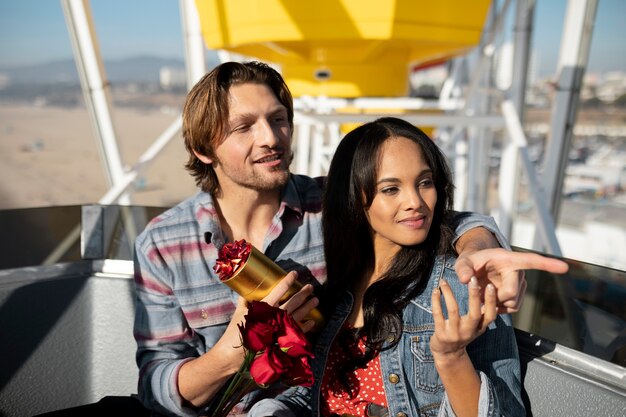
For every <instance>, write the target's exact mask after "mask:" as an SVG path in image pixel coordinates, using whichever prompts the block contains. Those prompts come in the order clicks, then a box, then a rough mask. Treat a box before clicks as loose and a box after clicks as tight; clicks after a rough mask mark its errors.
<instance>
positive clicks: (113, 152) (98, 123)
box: [61, 0, 130, 204]
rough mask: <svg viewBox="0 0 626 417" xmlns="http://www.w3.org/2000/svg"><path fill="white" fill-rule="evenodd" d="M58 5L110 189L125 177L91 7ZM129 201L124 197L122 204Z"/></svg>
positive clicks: (83, 0) (65, 0)
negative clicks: (60, 6)
mask: <svg viewBox="0 0 626 417" xmlns="http://www.w3.org/2000/svg"><path fill="white" fill-rule="evenodd" d="M61 5H62V6H63V12H64V14H65V21H66V24H67V28H68V31H69V34H70V39H71V41H72V49H73V51H74V60H75V61H76V66H77V68H78V75H79V76H80V83H81V88H82V90H83V94H84V96H85V104H86V106H87V112H88V113H89V116H90V118H91V120H92V123H91V124H92V126H93V127H94V130H95V134H96V137H97V139H98V145H99V149H100V153H101V156H102V159H103V160H104V166H105V171H106V177H107V181H108V184H109V186H110V187H113V186H115V185H116V184H118V183H119V181H120V180H121V179H122V177H123V176H124V168H123V165H122V159H121V156H120V152H119V149H118V146H117V141H116V135H115V130H114V128H113V121H112V117H111V114H112V113H111V108H112V107H111V99H110V94H109V82H108V80H107V78H106V74H105V71H104V65H103V63H102V57H101V55H100V47H99V45H98V38H97V36H96V33H95V29H94V25H93V18H92V15H91V7H90V6H89V1H88V0H61ZM129 202H130V200H129V199H127V198H126V199H123V202H121V203H122V204H124V203H129Z"/></svg>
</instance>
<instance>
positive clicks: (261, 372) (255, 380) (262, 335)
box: [212, 301, 313, 417]
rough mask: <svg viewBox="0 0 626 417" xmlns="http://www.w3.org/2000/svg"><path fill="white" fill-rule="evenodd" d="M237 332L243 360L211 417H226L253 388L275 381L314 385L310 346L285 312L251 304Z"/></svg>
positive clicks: (266, 305)
mask: <svg viewBox="0 0 626 417" xmlns="http://www.w3.org/2000/svg"><path fill="white" fill-rule="evenodd" d="M239 331H240V332H241V339H242V344H243V347H244V349H245V351H246V354H245V358H244V361H243V363H242V364H241V367H240V368H239V371H237V373H236V374H235V376H234V377H233V379H232V380H231V382H230V384H229V386H228V388H227V389H226V391H225V393H224V395H223V397H222V398H221V400H220V402H219V403H218V405H217V407H216V408H215V410H214V412H213V414H212V416H215V417H221V416H226V415H227V414H228V412H229V411H230V410H231V409H232V408H233V407H234V406H235V405H236V404H237V403H239V401H241V399H242V398H243V397H244V396H245V395H246V394H247V393H249V392H251V391H252V390H253V389H254V388H256V387H261V388H265V387H267V386H269V385H270V384H273V383H274V382H277V381H280V382H282V383H284V384H285V385H288V386H295V385H302V386H305V387H310V386H311V385H312V384H313V373H312V371H311V366H310V363H309V361H310V360H311V359H312V358H313V351H312V349H311V344H310V342H309V341H308V340H307V338H306V336H305V335H304V333H303V332H302V329H300V327H299V326H298V324H297V323H296V322H295V320H294V319H293V318H292V317H291V315H290V314H289V313H288V312H287V311H286V310H283V309H280V308H278V307H273V306H270V305H269V304H267V303H266V302H264V301H253V302H252V303H251V304H250V307H249V309H248V314H246V316H245V324H239Z"/></svg>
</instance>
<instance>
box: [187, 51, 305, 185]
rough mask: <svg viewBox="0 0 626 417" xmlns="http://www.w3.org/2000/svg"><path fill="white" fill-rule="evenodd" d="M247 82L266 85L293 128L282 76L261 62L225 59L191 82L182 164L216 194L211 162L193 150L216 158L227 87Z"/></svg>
mask: <svg viewBox="0 0 626 417" xmlns="http://www.w3.org/2000/svg"><path fill="white" fill-rule="evenodd" d="M246 83H253V84H264V85H267V86H268V87H269V88H270V90H272V92H273V93H274V95H275V96H276V98H277V99H278V101H280V103H281V104H282V105H283V106H285V107H286V108H287V118H288V120H289V127H290V128H291V131H292V132H293V98H292V97H291V92H290V91H289V88H288V87H287V84H286V83H285V80H284V79H283V77H282V76H281V75H280V74H279V73H278V72H277V71H276V70H274V69H273V68H272V67H270V66H269V65H267V64H264V63H262V62H257V61H253V62H245V63H239V62H225V63H223V64H220V65H218V66H217V67H215V68H214V69H213V70H212V71H211V72H209V73H208V74H206V75H205V76H204V77H202V78H201V79H200V81H198V82H197V83H196V85H194V86H193V88H192V89H191V91H190V92H189V94H188V95H187V99H186V101H185V107H184V110H183V138H184V140H185V148H186V149H187V152H189V159H188V160H187V163H186V164H185V168H187V169H188V170H189V171H190V172H191V174H192V175H193V177H194V178H195V180H196V184H197V185H198V186H199V187H200V188H201V189H202V190H203V191H206V192H208V193H211V194H213V195H215V194H216V193H217V192H218V191H219V183H218V180H217V176H216V175H215V170H214V169H213V165H212V164H205V163H204V162H202V161H201V160H200V159H198V157H197V156H196V155H194V153H193V151H196V152H197V153H198V154H200V155H204V156H206V157H208V158H211V159H212V160H214V161H216V160H217V156H216V155H215V148H216V147H217V146H218V145H219V144H220V143H221V142H222V141H223V140H224V139H225V138H226V136H227V135H228V130H229V125H228V119H229V91H230V87H231V86H233V85H240V84H246Z"/></svg>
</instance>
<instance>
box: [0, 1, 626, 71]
mask: <svg viewBox="0 0 626 417" xmlns="http://www.w3.org/2000/svg"><path fill="white" fill-rule="evenodd" d="M513 3H514V2H513ZM90 4H91V8H92V13H93V17H94V21H95V26H96V31H97V34H98V38H99V43H100V49H101V52H102V55H103V56H104V58H105V59H118V58H124V57H128V56H135V55H157V56H163V57H168V58H180V59H182V58H183V48H182V33H181V22H180V13H179V10H178V7H179V2H178V0H132V1H127V0H91V3H90ZM566 5H567V0H537V5H536V15H535V33H534V42H533V48H534V49H535V51H536V55H537V59H538V63H537V64H538V66H539V69H540V73H541V74H550V73H553V72H554V68H555V67H556V62H557V58H558V52H559V45H560V42H561V30H562V28H563V18H564V13H565V8H566ZM512 6H513V7H514V4H512ZM625 22H626V0H599V6H598V12H597V15H596V22H595V29H594V34H593V39H592V45H591V55H590V58H589V67H588V72H595V71H611V70H621V71H626V41H625V40H626V24H625ZM71 57H72V49H71V45H70V40H69V36H68V33H67V28H66V26H65V19H64V16H63V11H62V9H61V4H60V1H59V0H0V67H4V66H20V65H29V64H38V63H43V62H47V61H51V60H58V59H66V58H71Z"/></svg>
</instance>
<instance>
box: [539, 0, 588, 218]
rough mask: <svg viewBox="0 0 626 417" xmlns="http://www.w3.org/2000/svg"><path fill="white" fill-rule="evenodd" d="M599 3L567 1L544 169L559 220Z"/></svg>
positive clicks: (556, 216)
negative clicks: (564, 179)
mask: <svg viewBox="0 0 626 417" xmlns="http://www.w3.org/2000/svg"><path fill="white" fill-rule="evenodd" d="M597 4H598V1H597V0H569V2H568V4H567V13H566V18H565V26H564V28H563V37H562V39H561V51H560V55H559V63H558V66H557V77H558V78H557V82H556V92H555V97H554V101H553V105H552V118H551V121H550V135H549V138H550V140H549V142H548V147H547V152H546V158H545V162H544V169H543V171H544V174H543V184H544V189H545V191H546V195H547V197H548V204H549V208H550V212H551V213H552V215H553V216H554V218H555V219H558V213H559V208H560V204H561V189H562V188H563V178H564V175H565V168H566V167H567V160H568V153H569V149H570V145H571V141H572V132H573V129H574V124H575V123H576V116H577V113H578V101H579V97H580V88H581V86H582V81H583V76H584V75H585V70H586V68H587V62H588V59H589V47H590V44H591V35H592V33H593V23H594V20H595V16H596V9H597Z"/></svg>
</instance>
